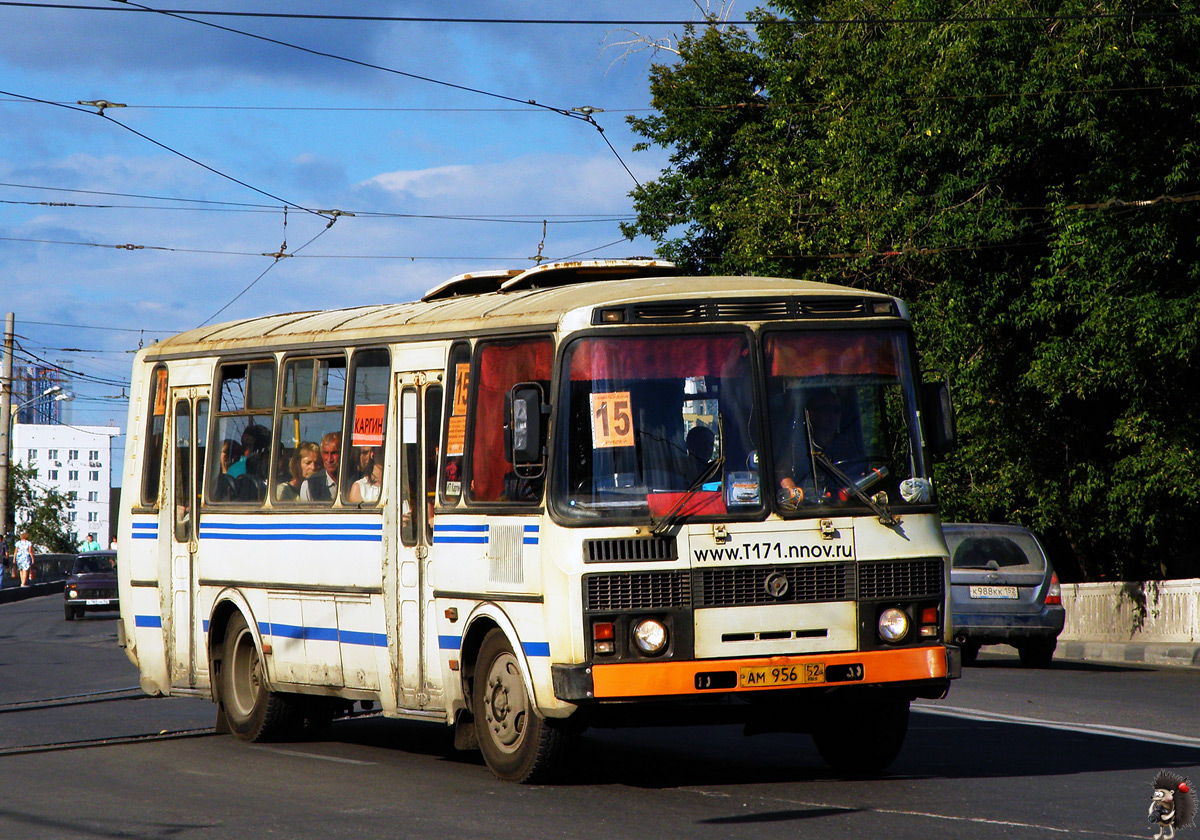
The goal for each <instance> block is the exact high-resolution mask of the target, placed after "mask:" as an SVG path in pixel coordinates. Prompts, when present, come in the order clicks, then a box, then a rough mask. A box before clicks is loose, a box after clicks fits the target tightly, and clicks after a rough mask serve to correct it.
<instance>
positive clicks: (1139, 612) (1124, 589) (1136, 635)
mask: <svg viewBox="0 0 1200 840" xmlns="http://www.w3.org/2000/svg"><path fill="white" fill-rule="evenodd" d="M1062 599H1063V606H1064V607H1065V608H1066V611H1067V624H1066V626H1065V627H1064V628H1063V632H1062V635H1061V636H1059V639H1060V640H1062V641H1088V642H1091V641H1095V642H1144V643H1147V644H1153V643H1166V644H1187V643H1200V608H1198V606H1197V604H1198V603H1200V579H1198V578H1191V579H1188V580H1165V581H1149V582H1147V583H1143V584H1139V583H1132V584H1131V583H1121V582H1112V583H1075V584H1063V587H1062Z"/></svg>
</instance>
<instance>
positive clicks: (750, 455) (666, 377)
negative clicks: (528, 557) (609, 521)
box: [556, 333, 762, 521]
mask: <svg viewBox="0 0 1200 840" xmlns="http://www.w3.org/2000/svg"><path fill="white" fill-rule="evenodd" d="M565 358H566V362H565V365H566V366H565V368H564V376H563V387H564V389H565V391H566V393H565V402H564V405H565V406H566V410H565V412H564V413H563V414H562V415H561V416H563V417H564V418H565V422H566V434H565V435H564V436H563V437H565V439H566V440H565V450H564V449H560V457H561V458H564V459H565V464H564V463H562V462H560V469H559V470H558V473H557V475H558V485H559V488H560V492H559V493H558V494H556V495H557V497H558V503H559V510H560V512H561V513H562V514H563V515H564V516H567V517H572V518H596V517H609V518H611V517H628V516H629V515H630V514H636V515H637V516H638V518H640V519H641V520H643V521H644V520H645V518H646V516H647V515H649V516H650V517H662V516H666V515H667V514H668V513H670V512H672V511H674V509H675V508H676V506H677V505H678V504H679V503H681V502H682V503H683V504H685V505H686V506H687V507H686V508H685V509H683V511H682V512H684V513H686V514H687V515H699V516H706V515H724V514H727V513H741V512H753V511H755V510H757V509H759V508H760V507H761V504H762V502H761V498H760V497H761V494H760V493H759V486H758V470H757V451H756V450H757V448H758V447H757V446H756V443H755V441H754V423H753V412H752V407H753V405H754V385H753V376H752V370H753V367H752V364H751V350H750V336H749V335H748V334H746V333H700V334H697V333H691V334H688V335H653V336H648V335H638V336H619V337H607V336H606V337H602V338H583V339H580V340H578V341H575V342H574V343H572V344H571V345H570V347H569V348H568V350H567V353H566V357H565ZM717 462H719V467H718V465H717ZM685 496H686V497H687V498H686V499H685V498H684V497H685ZM674 512H676V513H678V512H680V511H674Z"/></svg>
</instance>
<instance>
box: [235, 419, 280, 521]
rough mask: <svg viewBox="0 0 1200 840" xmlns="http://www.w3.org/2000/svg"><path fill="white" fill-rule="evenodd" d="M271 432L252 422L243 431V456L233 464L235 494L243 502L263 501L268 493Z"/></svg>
mask: <svg viewBox="0 0 1200 840" xmlns="http://www.w3.org/2000/svg"><path fill="white" fill-rule="evenodd" d="M270 443H271V433H270V432H269V431H268V430H267V428H266V427H265V426H261V425H259V424H258V423H250V424H249V425H248V426H246V428H245V430H244V431H243V432H242V457H241V458H240V459H239V460H237V461H236V462H235V463H234V464H232V465H231V466H230V468H229V471H228V473H227V474H228V475H229V476H230V477H231V478H233V480H234V481H233V495H232V496H231V497H230V498H233V499H237V500H238V501H241V502H261V501H262V500H263V499H264V498H265V497H266V493H267V465H268V461H269V459H270V457H271V456H270V449H269V446H270Z"/></svg>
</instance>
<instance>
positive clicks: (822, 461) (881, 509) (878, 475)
mask: <svg viewBox="0 0 1200 840" xmlns="http://www.w3.org/2000/svg"><path fill="white" fill-rule="evenodd" d="M808 452H809V455H810V456H811V457H812V459H813V462H814V463H816V464H819V465H820V466H821V467H822V468H823V469H824V470H825V471H826V472H828V473H829V474H830V475H832V476H833V477H834V478H836V479H837V480H838V482H839V483H840V484H841V485H842V491H843V492H850V493H853V494H854V495H855V496H858V498H860V499H861V500H862V501H863V503H864V504H865V505H866V506H867V507H869V508H870V509H871V510H873V511H874V512H875V515H876V516H878V517H879V521H880V522H881V523H883V524H884V525H887V526H888V527H894V526H896V525H899V524H900V520H899V519H897V518H896V517H894V516H892V512H891V511H890V510H888V509H887V506H885V505H881V504H879V503H878V502H876V501H875V500H874V499H872V498H871V497H870V496H868V495H867V494H866V492H865V491H866V490H867V488H869V487H870V486H871V485H873V484H874V483H875V482H876V481H879V480H881V479H882V478H883V477H884V476H886V475H887V470H886V469H881V470H877V471H875V473H874V476H873V479H874V480H868V481H865V482H859V481H855V480H854V479H852V478H851V477H850V476H848V475H846V474H845V473H844V472H842V470H841V469H840V468H839V467H838V465H837V464H835V463H833V461H831V460H829V456H828V455H826V454H825V453H824V452H823V451H822V450H820V449H818V448H816V446H815V445H810V446H809V449H808Z"/></svg>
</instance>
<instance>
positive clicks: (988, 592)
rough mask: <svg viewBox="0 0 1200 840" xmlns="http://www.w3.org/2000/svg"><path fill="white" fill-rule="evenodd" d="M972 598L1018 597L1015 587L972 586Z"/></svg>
mask: <svg viewBox="0 0 1200 840" xmlns="http://www.w3.org/2000/svg"><path fill="white" fill-rule="evenodd" d="M971 597H972V598H1012V599H1015V598H1016V597H1017V587H1015V586H972V587H971Z"/></svg>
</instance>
